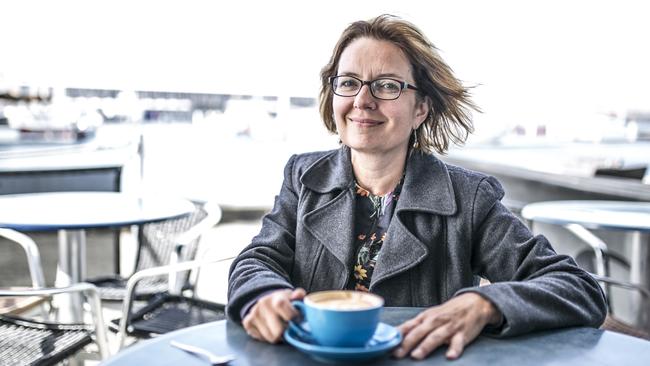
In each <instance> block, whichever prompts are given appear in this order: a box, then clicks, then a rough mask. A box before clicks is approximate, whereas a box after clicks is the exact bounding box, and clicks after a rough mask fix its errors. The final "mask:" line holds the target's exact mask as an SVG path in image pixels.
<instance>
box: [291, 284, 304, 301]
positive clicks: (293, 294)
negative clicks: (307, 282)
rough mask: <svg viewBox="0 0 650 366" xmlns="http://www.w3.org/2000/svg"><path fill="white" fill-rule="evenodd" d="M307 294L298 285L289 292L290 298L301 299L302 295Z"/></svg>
mask: <svg viewBox="0 0 650 366" xmlns="http://www.w3.org/2000/svg"><path fill="white" fill-rule="evenodd" d="M306 295H307V292H306V291H305V289H303V288H300V287H298V288H297V289H295V290H293V291H292V292H291V296H289V298H290V299H291V300H302V298H303V297H305V296H306Z"/></svg>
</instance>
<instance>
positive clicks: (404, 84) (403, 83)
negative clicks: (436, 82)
mask: <svg viewBox="0 0 650 366" xmlns="http://www.w3.org/2000/svg"><path fill="white" fill-rule="evenodd" d="M340 77H347V78H352V79H354V80H357V81H359V82H360V83H361V86H359V90H357V92H356V93H354V94H353V95H341V94H338V93H337V92H336V91H335V89H336V88H334V80H335V79H336V78H340ZM378 80H392V81H394V82H396V83H398V84H399V85H400V90H399V94H397V96H396V97H395V98H390V99H386V98H380V97H378V96H376V95H375V92H374V91H373V90H372V83H374V82H375V81H378ZM328 81H329V83H330V87H331V88H332V93H334V94H335V95H338V96H339V97H356V96H357V95H359V93H360V92H361V89H362V88H363V86H364V85H368V89H369V90H370V94H371V95H372V96H373V97H374V98H376V99H379V100H395V99H397V98H399V97H400V96H401V95H402V91H403V90H404V89H411V90H416V91H418V90H420V89H418V88H417V87H416V86H415V85H412V84H409V83H407V82H406V81H401V80H397V79H393V78H378V79H375V80H370V81H366V80H361V79H359V78H358V77H355V76H350V75H336V76H330V77H329V79H328Z"/></svg>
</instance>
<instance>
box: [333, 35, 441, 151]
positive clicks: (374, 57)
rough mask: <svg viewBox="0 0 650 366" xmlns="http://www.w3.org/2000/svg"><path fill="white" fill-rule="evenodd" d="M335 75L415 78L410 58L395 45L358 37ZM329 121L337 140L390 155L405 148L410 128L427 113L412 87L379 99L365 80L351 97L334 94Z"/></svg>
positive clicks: (366, 78) (347, 50) (370, 78)
mask: <svg viewBox="0 0 650 366" xmlns="http://www.w3.org/2000/svg"><path fill="white" fill-rule="evenodd" d="M337 75H350V76H355V77H357V78H359V79H361V80H366V81H371V80H375V79H378V78H382V77H387V78H392V79H397V80H400V81H405V82H407V83H409V84H412V85H415V86H417V84H416V83H415V82H414V80H413V77H412V73H411V68H410V63H409V61H408V59H407V58H406V56H405V55H404V53H403V52H402V50H401V49H400V48H399V47H397V46H395V45H394V44H392V43H390V42H387V41H382V40H376V39H372V38H359V39H356V40H354V41H352V43H350V45H348V47H347V48H346V49H345V50H344V51H343V53H342V54H341V59H340V60H339V64H338V72H337ZM332 104H333V109H334V120H335V122H336V128H337V131H338V133H339V136H340V138H341V141H342V142H343V143H344V144H346V145H347V146H349V147H350V148H351V149H353V150H356V151H358V152H363V153H371V154H380V155H383V154H386V155H392V154H395V153H399V152H405V151H406V150H407V145H408V141H409V137H410V135H411V131H412V130H413V129H414V128H417V127H418V126H420V124H421V123H422V122H423V121H424V119H425V118H426V116H427V113H428V112H429V110H428V106H427V104H426V103H425V102H424V101H418V100H417V98H416V91H415V90H410V89H404V90H402V93H401V95H400V96H399V98H397V99H394V100H381V99H377V98H375V97H373V96H372V94H371V93H370V86H369V85H364V86H363V87H362V88H361V90H360V91H359V94H357V96H355V97H341V96H338V95H334V96H333V100H332Z"/></svg>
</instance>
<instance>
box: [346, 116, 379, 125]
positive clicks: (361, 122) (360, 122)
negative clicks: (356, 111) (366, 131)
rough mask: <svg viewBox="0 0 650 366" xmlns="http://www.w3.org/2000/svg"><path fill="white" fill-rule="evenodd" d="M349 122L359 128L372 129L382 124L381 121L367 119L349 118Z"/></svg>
mask: <svg viewBox="0 0 650 366" xmlns="http://www.w3.org/2000/svg"><path fill="white" fill-rule="evenodd" d="M349 120H350V122H353V123H355V124H357V125H359V126H361V127H373V126H378V125H381V124H383V123H384V122H382V121H377V120H374V119H367V118H349Z"/></svg>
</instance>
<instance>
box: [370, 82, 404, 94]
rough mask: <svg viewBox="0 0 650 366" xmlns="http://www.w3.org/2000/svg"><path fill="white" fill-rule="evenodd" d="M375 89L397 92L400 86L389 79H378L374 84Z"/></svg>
mask: <svg viewBox="0 0 650 366" xmlns="http://www.w3.org/2000/svg"><path fill="white" fill-rule="evenodd" d="M375 83H376V87H377V89H379V90H382V91H385V92H393V93H394V92H397V91H399V90H400V89H401V86H400V84H399V83H398V82H396V81H394V80H390V79H380V80H377V81H376V82H375Z"/></svg>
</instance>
